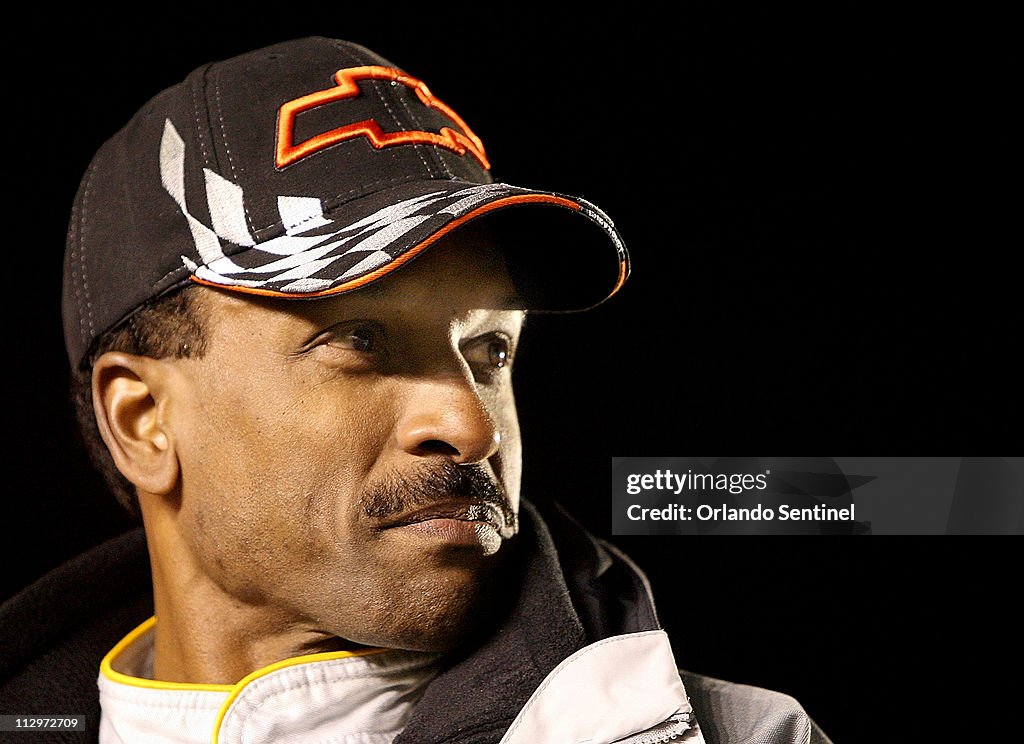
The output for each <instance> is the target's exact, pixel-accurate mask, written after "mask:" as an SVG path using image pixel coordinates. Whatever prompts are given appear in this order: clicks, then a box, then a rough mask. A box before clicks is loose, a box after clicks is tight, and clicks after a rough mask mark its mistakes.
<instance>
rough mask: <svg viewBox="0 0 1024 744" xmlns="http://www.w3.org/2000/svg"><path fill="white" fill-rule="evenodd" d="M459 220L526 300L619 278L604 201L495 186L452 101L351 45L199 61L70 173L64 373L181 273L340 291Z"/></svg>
mask: <svg viewBox="0 0 1024 744" xmlns="http://www.w3.org/2000/svg"><path fill="white" fill-rule="evenodd" d="M476 220H479V221H481V222H484V221H487V222H488V223H490V226H491V227H492V228H493V229H494V230H495V231H496V232H497V233H498V234H499V235H500V236H501V237H502V238H503V239H502V241H501V242H502V245H503V246H504V247H505V256H506V261H507V263H508V264H509V269H510V274H511V275H512V278H513V281H514V282H515V284H516V287H517V290H518V293H519V295H520V296H521V298H522V303H523V306H524V307H525V308H527V309H531V310H540V311H555V312H557V311H574V310H583V309H587V308H589V307H593V306H594V305H597V304H600V303H601V302H603V301H604V300H605V299H607V298H608V297H610V296H611V295H612V294H614V293H615V292H616V291H617V290H618V289H619V287H621V286H622V283H623V282H624V281H625V280H626V277H627V276H628V275H629V256H628V254H627V251H626V247H625V245H624V243H623V241H622V238H621V236H620V235H619V233H618V231H617V230H616V228H615V227H614V225H613V224H612V222H611V220H610V219H609V218H608V216H607V215H605V214H604V212H602V211H601V210H600V209H598V208H597V207H596V206H594V205H593V204H591V203H589V202H588V201H586V200H584V199H581V198H579V197H573V196H566V195H564V194H559V193H555V192H550V191H539V190H535V189H527V188H521V187H517V186H512V185H509V184H505V183H500V182H496V181H495V180H494V179H493V178H492V176H491V173H490V163H489V161H488V159H487V154H486V151H485V149H484V146H483V143H482V142H481V140H480V138H479V137H478V136H477V135H476V133H474V132H473V130H472V129H470V127H469V125H468V124H467V123H466V122H464V121H463V120H462V118H461V117H460V116H459V115H458V114H457V113H456V112H455V110H454V109H452V108H451V107H449V106H448V105H446V104H445V103H444V102H442V101H441V100H440V99H439V98H438V97H436V96H435V95H434V94H433V92H432V91H431V90H430V89H429V88H428V87H427V86H426V85H425V84H424V83H423V82H422V81H420V80H418V79H417V78H415V77H413V76H411V75H410V74H408V73H406V72H404V71H403V70H400V69H399V68H397V67H396V66H395V65H393V64H391V63H390V62H388V61H387V60H386V59H384V58H382V57H380V56H378V55H377V54H375V53H373V52H371V51H370V50H368V49H366V48H364V47H362V46H359V45H357V44H353V43H351V42H347V41H340V40H336V39H327V38H321V37H311V38H304V39H297V40H293V41H287V42H283V43H280V44H276V45H274V46H269V47H266V48H264V49H259V50H256V51H253V52H249V53H246V54H242V55H240V56H237V57H234V58H231V59H227V60H223V61H219V62H214V63H211V64H208V65H204V66H203V67H200V68H198V69H196V70H194V71H193V72H192V73H191V74H189V75H188V76H187V77H186V78H185V80H184V81H182V82H181V83H179V84H177V85H175V86H173V87H171V88H168V89H167V90H164V91H163V92H162V93H160V94H158V95H157V96H155V97H154V98H153V99H151V100H150V101H149V102H148V103H146V104H145V105H144V106H143V107H142V108H141V109H140V110H139V111H138V112H137V113H136V114H135V116H133V117H132V119H131V120H130V121H129V122H128V124H127V125H126V126H125V127H124V128H122V129H121V130H120V131H118V132H117V133H116V134H115V135H114V136H113V137H111V138H110V139H109V140H108V141H107V142H106V143H104V144H103V145H102V147H101V148H100V149H99V151H98V152H97V153H96V155H95V157H94V158H93V160H92V162H91V164H90V165H89V168H88V169H87V171H86V173H85V175H84V176H83V178H82V182H81V185H80V187H79V190H78V194H77V196H76V199H75V203H74V207H73V209H72V214H71V223H70V227H69V230H68V237H67V248H66V252H65V257H64V290H63V316H64V333H65V343H66V346H67V351H68V357H69V359H70V361H71V364H72V366H73V367H77V366H78V365H80V364H81V363H82V361H83V360H84V359H85V358H86V356H87V354H88V353H89V352H90V350H91V347H92V345H93V344H94V342H95V341H96V339H97V338H99V337H100V336H101V335H102V334H103V333H104V332H106V331H107V330H109V329H112V328H114V327H115V326H117V325H118V324H119V323H121V322H122V321H124V320H125V319H126V318H128V317H129V316H130V315H131V314H132V313H133V312H134V311H135V310H137V309H138V308H140V307H142V306H143V305H145V304H146V303H147V302H149V301H150V300H153V299H155V298H157V297H160V296H162V295H164V294H167V293H169V292H172V291H175V290H176V289H178V288H180V287H183V286H187V285H188V284H189V283H191V282H195V283H199V284H206V285H211V286H216V287H221V288H224V289H228V290H234V291H238V292H244V293H252V294H258V295H269V296H275V297H284V298H295V299H309V298H318V297H325V296H329V295H332V294H337V293H341V292H348V291H353V290H357V289H358V288H359V287H361V286H364V285H366V284H368V283H370V282H373V281H376V280H378V279H380V278H382V277H385V276H387V275H388V274H389V273H390V272H392V271H394V270H397V269H399V268H400V267H401V266H402V265H403V264H405V263H406V262H408V261H409V260H412V259H414V258H415V257H416V256H417V255H419V254H420V253H421V252H422V251H424V250H425V249H427V248H429V247H430V246H431V245H432V244H434V243H435V242H437V241H438V240H439V239H440V238H442V237H443V236H444V235H446V234H448V233H449V232H450V231H452V230H454V229H458V228H459V227H460V226H462V225H464V224H466V223H467V222H469V221H476ZM478 224H479V223H478Z"/></svg>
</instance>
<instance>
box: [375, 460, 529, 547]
mask: <svg viewBox="0 0 1024 744" xmlns="http://www.w3.org/2000/svg"><path fill="white" fill-rule="evenodd" d="M452 499H465V500H466V501H468V502H470V503H471V504H487V505H490V506H493V507H494V508H495V509H497V510H498V511H499V512H500V513H501V514H502V515H503V516H504V517H505V526H506V527H507V528H511V530H512V532H513V534H514V533H515V532H517V531H518V523H517V522H518V516H517V515H516V513H515V512H514V511H513V510H512V505H511V503H510V502H509V499H508V495H507V494H506V493H505V489H504V488H503V487H502V485H501V484H500V483H499V482H498V481H497V480H495V479H494V477H493V476H491V474H490V473H489V472H488V471H487V470H486V469H485V468H484V467H483V466H481V465H456V464H455V463H454V462H452V461H451V460H436V461H431V462H424V463H422V464H420V465H418V466H417V467H416V468H415V469H413V470H412V471H410V472H408V473H402V472H399V471H397V470H396V471H393V472H392V473H391V474H389V475H388V476H387V477H385V478H383V479H381V480H380V481H377V482H376V483H374V484H372V485H370V486H369V487H368V488H366V489H365V490H364V491H363V495H362V499H361V501H362V503H361V506H362V510H363V513H364V514H366V516H368V517H371V518H373V519H381V520H383V519H386V518H388V517H392V516H397V515H400V514H403V513H405V512H409V511H412V510H414V509H417V508H420V507H424V506H430V505H432V504H437V503H440V502H443V501H451V500H452Z"/></svg>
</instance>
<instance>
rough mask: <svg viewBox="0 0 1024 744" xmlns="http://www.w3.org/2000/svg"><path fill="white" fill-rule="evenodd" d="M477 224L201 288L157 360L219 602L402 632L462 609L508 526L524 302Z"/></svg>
mask: <svg viewBox="0 0 1024 744" xmlns="http://www.w3.org/2000/svg"><path fill="white" fill-rule="evenodd" d="M478 240H479V239H478V238H477V237H475V236H474V234H473V233H469V232H466V233H456V234H455V236H454V237H451V238H448V239H447V240H446V241H444V242H441V243H438V244H437V245H435V246H433V247H432V248H431V249H429V250H428V251H426V252H425V253H424V254H422V255H421V256H419V257H418V258H416V259H415V260H414V261H412V262H411V263H409V264H408V265H407V266H405V267H403V268H401V269H400V270H398V271H396V272H395V273H393V274H392V275H390V276H388V277H386V278H384V279H382V280H380V281H378V282H376V283H375V284H372V285H370V286H369V287H366V288H363V289H360V290H357V291H355V292H352V293H348V294H345V295H341V296H337V297H332V298H325V299H321V300H314V301H295V300H291V301H289V300H267V299H262V298H253V297H251V296H248V295H238V294H233V293H230V292H225V291H220V290H215V291H204V294H205V295H206V297H204V301H205V304H206V308H207V309H208V311H209V312H208V313H207V315H208V317H209V322H208V325H209V343H208V345H207V352H206V354H205V355H204V356H203V357H202V358H201V359H185V360H177V361H175V362H173V364H175V365H177V366H178V368H179V369H180V372H181V373H180V374H179V375H176V376H175V377H174V379H175V381H176V382H175V386H176V389H175V391H174V396H173V399H172V402H171V403H170V405H171V407H172V408H171V416H170V417H169V421H171V422H172V427H173V435H174V438H175V442H176V449H177V453H178V458H179V461H180V464H181V497H180V499H181V500H180V505H179V510H178V516H177V524H178V529H179V532H180V533H181V534H182V536H183V538H184V540H185V542H186V543H187V544H188V545H189V548H190V549H191V552H192V553H193V555H194V556H195V557H196V559H197V561H198V562H199V564H200V565H201V567H202V571H203V573H204V574H205V575H206V577H208V578H209V579H212V581H213V582H215V583H216V585H217V586H218V587H219V588H220V589H221V590H222V591H223V592H224V593H225V594H227V595H228V596H230V597H231V598H232V599H233V600H234V601H238V602H241V603H244V604H245V605H247V606H259V607H265V608H268V609H270V610H271V611H272V612H274V613H276V614H278V615H279V616H280V618H281V622H282V624H286V625H291V626H294V627H297V628H303V629H308V630H312V631H315V632H323V633H327V634H330V635H334V636H338V637H340V638H345V639H348V640H351V641H355V642H358V643H363V644H367V645H379V646H388V647H397V648H410V649H418V650H444V649H447V648H450V647H452V646H453V645H454V644H455V643H456V642H457V641H458V638H459V637H460V636H461V635H462V634H463V633H464V632H465V630H466V629H467V624H468V623H469V622H470V621H471V620H470V619H471V617H473V616H474V615H478V614H479V609H480V608H479V603H480V601H481V597H482V595H483V592H484V591H485V590H486V589H487V588H488V587H487V583H488V576H489V575H490V574H491V571H492V569H493V568H494V564H495V562H496V561H497V560H498V559H499V558H500V557H501V555H503V552H502V551H503V544H504V542H505V541H506V540H507V539H508V538H509V537H511V536H512V535H513V534H514V532H515V530H516V528H517V525H516V520H517V515H518V494H519V483H520V469H521V467H520V458H521V448H520V438H519V427H518V422H517V418H516V411H515V402H514V399H513V394H512V382H511V361H512V357H513V355H514V352H515V348H516V345H517V343H518V340H519V335H520V331H521V328H522V323H523V313H522V312H521V311H518V310H510V309H507V308H509V307H510V306H511V305H510V300H509V298H510V296H511V295H512V287H511V283H510V282H509V280H508V277H507V274H506V273H505V271H504V268H503V267H502V265H501V261H500V260H499V259H497V258H496V256H495V255H494V254H493V253H485V252H484V251H482V250H481V246H480V245H479V244H478ZM504 552H505V553H507V552H508V549H507V548H505V549H504Z"/></svg>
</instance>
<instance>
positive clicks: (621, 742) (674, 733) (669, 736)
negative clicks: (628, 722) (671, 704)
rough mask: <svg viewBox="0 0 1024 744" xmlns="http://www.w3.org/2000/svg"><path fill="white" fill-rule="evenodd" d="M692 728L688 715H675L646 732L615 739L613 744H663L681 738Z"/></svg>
mask: <svg viewBox="0 0 1024 744" xmlns="http://www.w3.org/2000/svg"><path fill="white" fill-rule="evenodd" d="M692 728H693V727H692V725H691V721H690V714H689V713H677V714H676V715H674V716H672V717H671V718H669V719H668V720H667V721H662V722H661V723H659V724H658V725H657V726H652V727H651V728H649V729H647V730H646V731H641V732H640V733H638V734H633V735H631V736H627V737H626V738H625V739H616V740H615V741H614V742H613V744H665V743H666V742H670V741H673V740H675V739H676V738H677V737H680V736H682V735H683V734H685V733H686V732H687V731H690V730H691V729H692Z"/></svg>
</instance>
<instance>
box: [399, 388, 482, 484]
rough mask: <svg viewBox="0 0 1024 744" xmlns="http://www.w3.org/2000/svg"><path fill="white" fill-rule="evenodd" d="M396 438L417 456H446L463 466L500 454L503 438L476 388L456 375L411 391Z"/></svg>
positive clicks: (407, 450) (406, 450)
mask: <svg viewBox="0 0 1024 744" xmlns="http://www.w3.org/2000/svg"><path fill="white" fill-rule="evenodd" d="M405 404H406V405H405V406H404V410H403V412H402V415H401V417H400V419H399V422H398V426H397V431H396V436H397V439H398V446H399V447H400V448H401V449H402V450H404V451H405V452H407V453H409V454H412V455H415V456H417V457H428V456H431V455H439V454H440V455H444V456H446V457H449V458H451V460H452V461H453V462H455V463H457V464H459V465H469V464H471V463H475V462H481V461H483V460H486V459H487V458H489V457H491V456H492V455H494V454H495V453H496V452H497V451H498V445H499V444H500V442H501V435H500V433H499V431H498V427H497V424H496V423H495V421H494V418H493V416H491V414H490V412H489V411H488V410H487V407H486V405H485V404H484V402H483V400H481V398H480V395H479V394H478V392H477V390H476V386H475V385H474V384H473V383H472V382H471V381H470V380H466V379H461V378H457V377H455V376H452V377H447V378H444V379H435V380H431V381H429V382H426V381H420V382H418V383H416V384H415V385H414V386H413V389H412V390H409V391H408V398H407V399H406V401H405Z"/></svg>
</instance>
